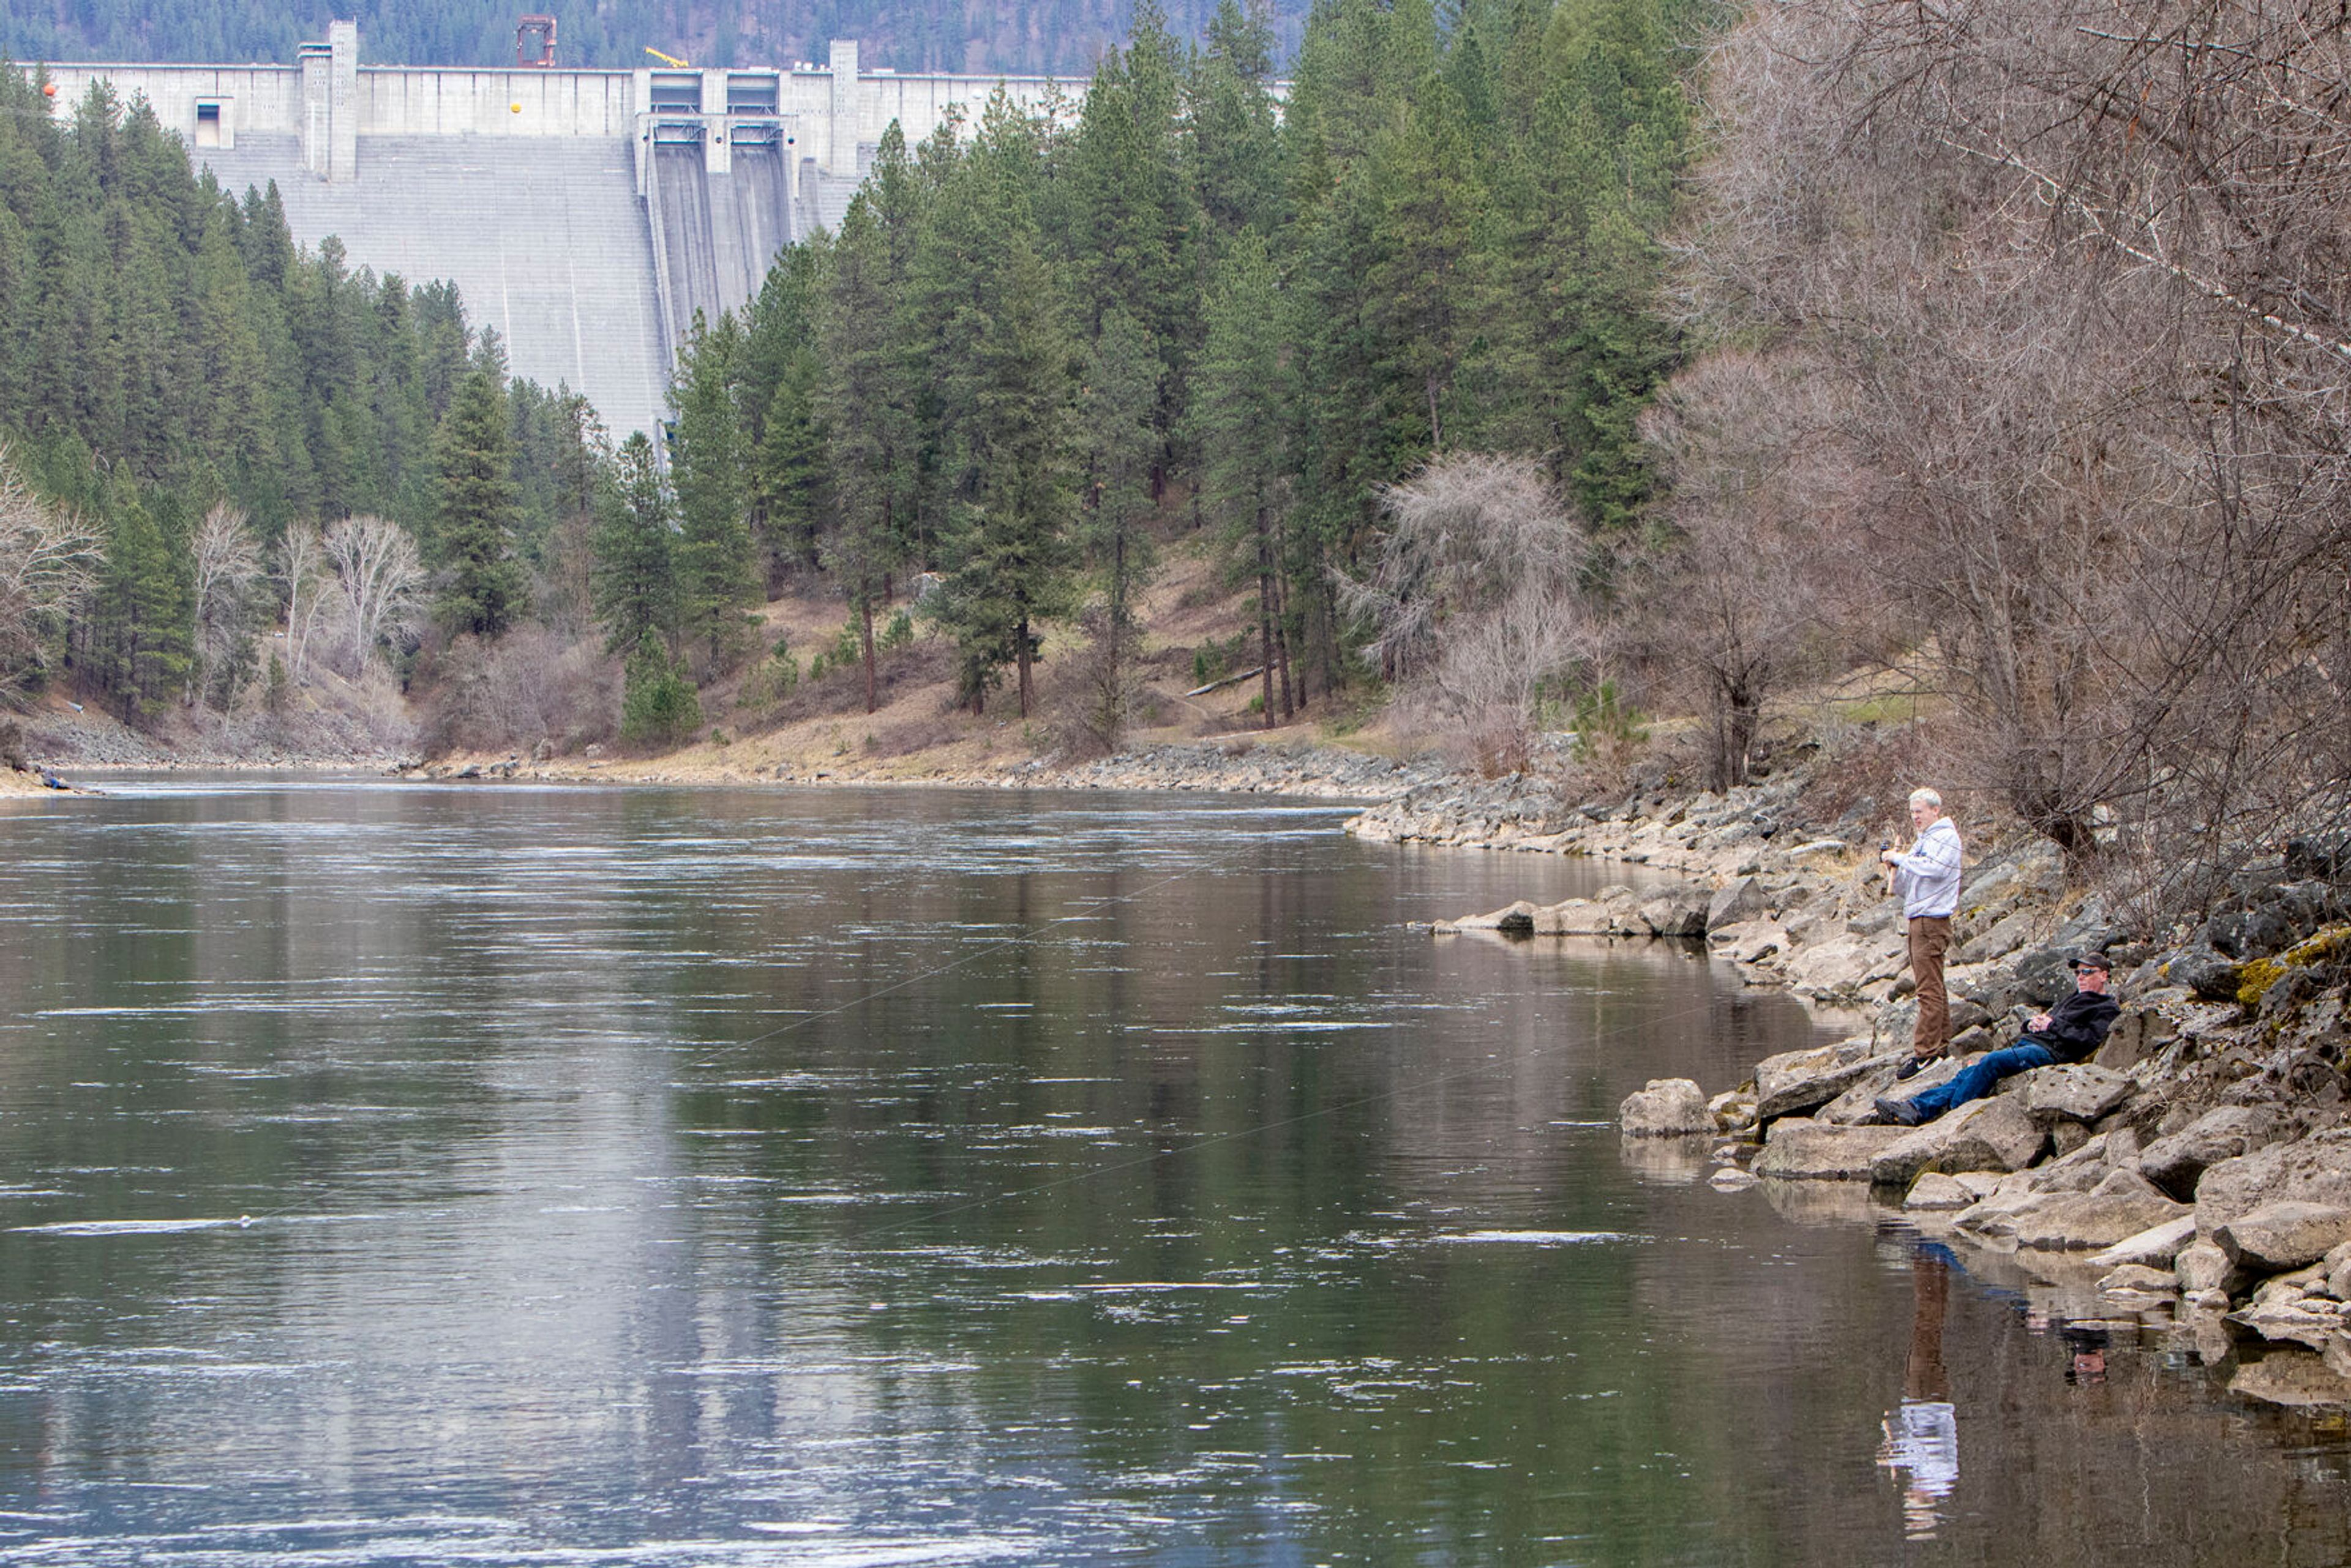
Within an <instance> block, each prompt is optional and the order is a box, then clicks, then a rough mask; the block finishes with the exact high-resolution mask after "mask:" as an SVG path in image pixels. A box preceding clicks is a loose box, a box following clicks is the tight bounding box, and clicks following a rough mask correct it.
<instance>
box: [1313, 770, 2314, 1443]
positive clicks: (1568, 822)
mask: <svg viewBox="0 0 2351 1568" xmlns="http://www.w3.org/2000/svg"><path fill="white" fill-rule="evenodd" d="M1802 796H1803V780H1802V779H1785V780H1780V781H1774V782H1771V783H1766V784H1761V785H1758V786H1754V787H1751V788H1750V789H1740V790H1734V791H1731V792H1730V793H1729V794H1728V795H1725V796H1712V795H1701V796H1698V797H1696V798H1695V799H1691V800H1663V799H1657V798H1648V799H1642V798H1637V797H1636V798H1635V799H1632V800H1626V801H1625V802H1623V803H1621V804H1593V805H1585V806H1579V807H1562V806H1561V804H1560V803H1559V800H1558V798H1557V796H1556V795H1555V794H1553V795H1551V796H1549V797H1548V798H1546V796H1545V794H1544V792H1543V791H1542V790H1541V789H1539V788H1538V787H1535V786H1532V785H1530V784H1527V783H1510V784H1502V785H1471V784H1463V783H1461V782H1459V781H1452V782H1451V783H1449V784H1447V785H1445V786H1439V787H1437V788H1432V789H1423V790H1420V791H1416V792H1415V793H1413V794H1409V795H1406V796H1403V797H1399V798H1396V799H1393V800H1388V801H1385V802H1383V803H1381V804H1379V805H1377V806H1374V807H1373V808H1371V809H1370V810H1366V811H1364V812H1363V813H1362V814H1361V815H1359V816H1358V817H1356V818H1355V819H1354V820H1353V821H1351V822H1350V823H1349V824H1348V827H1349V830H1350V831H1354V832H1357V833H1360V834H1362V835H1363V836H1364V837H1366V838H1372V839H1377V840H1382V841H1394V842H1415V841H1416V842H1428V843H1442V844H1454V845H1461V846H1479V847H1484V848H1489V849H1494V850H1502V851H1514V852H1537V853H1542V852H1548V853H1561V854H1581V855H1586V856H1591V857H1593V858H1599V859H1606V860H1612V861H1617V862H1624V863H1626V864H1629V865H1642V866H1646V867H1648V868H1650V869H1651V870H1653V871H1655V870H1663V871H1668V872H1673V873H1679V875H1680V877H1681V879H1682V880H1680V881H1677V882H1669V883H1667V884H1666V885H1663V886H1656V885H1651V886H1646V887H1644V888H1642V889H1640V890H1637V891H1636V890H1635V889H1634V888H1632V887H1629V886H1623V885H1619V886H1614V887H1610V888H1606V889H1604V890H1603V891H1602V892H1601V894H1599V895H1598V896H1597V897H1594V898H1592V899H1571V900H1568V901H1567V902H1566V903H1564V904H1553V905H1549V906H1537V905H1534V904H1514V905H1511V906H1510V907H1509V908H1506V909H1502V910H1496V911H1489V912H1485V913H1482V914H1478V915H1467V916H1464V917H1462V918H1459V919H1457V920H1453V921H1442V922H1436V923H1433V924H1432V925H1430V926H1429V927H1428V929H1430V930H1431V931H1432V932H1433V933H1434V934H1436V935H1437V936H1443V935H1446V934H1447V933H1449V932H1457V931H1465V930H1477V929H1485V930H1490V931H1497V932H1499V933H1502V934H1504V935H1512V934H1516V935H1522V936H1528V937H1537V936H1541V935H1545V934H1553V935H1561V936H1576V935H1582V936H1608V937H1618V938H1635V939H1677V938H1678V939H1684V940H1694V939H1700V938H1702V939H1703V940H1704V941H1705V943H1706V945H1707V946H1708V949H1709V950H1710V951H1712V952H1713V953H1714V954H1715V955H1717V956H1719V957H1722V958H1724V959H1726V960H1728V961H1729V962H1730V963H1731V964H1733V965H1734V966H1736V967H1737V968H1738V969H1739V971H1740V974H1741V975H1742V976H1743V977H1745V978H1746V979H1747V980H1748V981H1749V982H1750V983H1751V984H1758V985H1776V986H1783V987H1785V988H1788V989H1790V990H1792V991H1793V992H1794V993H1795V994H1796V995H1798V996H1800V997H1802V998H1805V999H1806V1000H1807V1001H1808V1002H1810V1003H1812V1004H1813V1005H1814V1006H1816V1007H1818V1008H1821V1009H1859V1011H1858V1013H1857V1014H1856V1015H1855V1016H1858V1017H1860V1018H1862V1019H1864V1020H1865V1027H1862V1028H1858V1029H1856V1030H1855V1031H1854V1032H1852V1033H1850V1034H1849V1035H1848V1036H1847V1037H1846V1038H1844V1039H1843V1040H1837V1041H1835V1042H1834V1043H1831V1044H1828V1045H1823V1046H1820V1047H1816V1048H1813V1049H1811V1050H1807V1051H1793V1052H1790V1053H1787V1054H1784V1055H1781V1056H1775V1057H1772V1058H1770V1059H1768V1060H1766V1061H1761V1062H1759V1063H1757V1064H1756V1066H1755V1069H1754V1071H1753V1072H1752V1073H1751V1074H1750V1076H1749V1077H1748V1078H1747V1079H1745V1080H1744V1081H1743V1082H1740V1083H1737V1084H1729V1085H1716V1086H1712V1092H1709V1088H1708V1086H1705V1085H1700V1084H1698V1083H1696V1082H1691V1081H1689V1080H1687V1079H1677V1080H1659V1081H1654V1082H1651V1083H1650V1084H1649V1085H1648V1086H1647V1087H1646V1089H1644V1090H1643V1091H1641V1092H1638V1093H1636V1094H1635V1095H1633V1096H1632V1097H1631V1098H1629V1099H1628V1100H1627V1101H1626V1102H1625V1104H1624V1106H1623V1107H1622V1108H1621V1110H1620V1122H1621V1125H1622V1128H1623V1131H1624V1133H1625V1139H1626V1149H1627V1157H1628V1158H1633V1159H1635V1160H1637V1161H1638V1162H1639V1163H1641V1164H1642V1165H1643V1166H1645V1167H1646V1168H1651V1169H1676V1168H1677V1169H1679V1170H1681V1171H1682V1172H1683V1173H1685V1174H1686V1175H1687V1176H1688V1177H1690V1178H1692V1179H1695V1177H1696V1176H1697V1175H1698V1173H1699V1172H1701V1171H1704V1170H1706V1169H1707V1168H1708V1166H1711V1167H1712V1175H1711V1176H1710V1178H1709V1179H1710V1180H1711V1181H1712V1182H1713V1184H1714V1185H1715V1186H1718V1187H1719V1188H1722V1189H1724V1190H1727V1191H1738V1190H1743V1189H1746V1188H1749V1187H1754V1186H1761V1187H1762V1188H1763V1189H1764V1191H1765V1195H1766V1197H1769V1198H1770V1200H1771V1201H1772V1202H1773V1203H1775V1204H1776V1205H1778V1206H1780V1207H1783V1208H1785V1209H1788V1210H1789V1211H1791V1212H1794V1213H1802V1214H1803V1215H1806V1216H1807V1217H1811V1216H1815V1215H1818V1214H1820V1213H1822V1212H1823V1211H1828V1212H1834V1213H1840V1214H1844V1215H1849V1216H1851V1217H1852V1218H1859V1219H1865V1220H1867V1221H1871V1222H1884V1221H1886V1220H1888V1219H1898V1220H1899V1221H1900V1222H1902V1223H1905V1224H1907V1225H1908V1226H1910V1227H1913V1228H1916V1229H1917V1231H1919V1232H1920V1233H1922V1234H1924V1235H1926V1236H1928V1237H1931V1238H1933V1239H1938V1240H1941V1241H1944V1242H1946V1243H1948V1244H1950V1245H1953V1246H1956V1247H1960V1248H1963V1249H1965V1252H1964V1254H1963V1256H1964V1257H1965V1258H1966V1260H1968V1261H1969V1262H1970V1266H1971V1267H1974V1268H1977V1269H1978V1270H1980V1271H1983V1272H1987V1273H1990V1274H1993V1275H1995V1276H1997V1277H2000V1278H2002V1279H2003V1280H2006V1281H2011V1282H2013V1283H2015V1284H2016V1285H2017V1286H2018V1288H2020V1289H2023V1290H2026V1291H2029V1292H2031V1293H2033V1294H2035V1295H2037V1296H2038V1297H2040V1298H2041V1304H2042V1305H2043V1307H2044V1309H2045V1310H2047V1311H2048V1312H2050V1313H2051V1314H2052V1315H2053V1316H2057V1317H2063V1318H2065V1319H2067V1320H2070V1321H2074V1322H2101V1323H2104V1324H2105V1326H2107V1327H2108V1328H2110V1329H2123V1328H2127V1329H2131V1330H2135V1331H2137V1332H2140V1333H2145V1334H2147V1335H2150V1336H2153V1337H2154V1338H2156V1339H2157V1340H2158V1342H2159V1343H2164V1344H2166V1345H2167V1346H2170V1347H2173V1348H2178V1349H2182V1350H2186V1351H2188V1352H2190V1353H2192V1354H2193V1355H2194V1356H2195V1357H2196V1358H2197V1359H2198V1360H2199V1361H2201V1362H2202V1363H2203V1364H2206V1365H2208V1366H2211V1367H2215V1368H2218V1369H2220V1371H2222V1372H2224V1373H2226V1374H2227V1375H2229V1377H2230V1380H2231V1387H2232V1388H2235V1389H2237V1390H2238V1391H2239V1392H2241V1393H2243V1394H2246V1395H2247V1396H2251V1397H2256V1398H2261V1399H2264V1400H2268V1401H2271V1402H2273V1403H2285V1404H2295V1405H2330V1406H2331V1405H2351V1078H2346V1073H2345V1067H2346V1000H2347V999H2351V880H2346V878H2345V877H2344V876H2343V874H2342V873H2343V871H2344V870H2345V869H2346V868H2344V867H2343V865H2342V864H2341V863H2340V861H2339V857H2334V856H2317V857H2314V856H2312V855H2311V854H2310V853H2309V852H2307V851H2302V852H2300V856H2299V860H2297V857H2296V855H2295V854H2293V853H2290V854H2288V855H2285V856H2282V857H2280V859H2279V860H2278V861H2277V862H2273V864H2270V865H2267V866H2262V867H2256V868H2254V869H2253V870H2252V872H2250V873H2248V874H2246V875H2245V876H2243V877H2241V879H2240V880H2239V883H2238V884H2237V889H2236V897H2235V898H2234V899H2233V900H2232V901H2231V903H2230V904H2229V905H2228V906H2227V907H2224V908H2222V909H2221V910H2220V912H2218V913H2217V914H2215V915H2213V916H2211V917H2210V919H2209V920H2208V921H2206V922H2205V923H2204V924H2203V925H2200V926H2198V927H2195V928H2193V929H2188V928H2175V929H2173V930H2169V931H2166V932H2162V933H2159V934H2151V933H2142V932H2137V931H2134V930H2132V929H2130V928H2129V925H2128V923H2127V922H2126V921H2125V920H2123V919H2121V918H2120V917H2118V916H2116V915H2115V914H2113V913H2112V912H2110V911H2109V909H2108V908H2107V906H2106V904H2105V902H2104V901H2103V900H2102V899H2100V898H2099V897H2097V896H2096V895H2095V894H2084V893H2082V892H2081V891H2079V890H2077V889H2074V888H2070V887H2069V886H2068V885H2067V884H2066V881H2065V877H2064V866H2063V864H2062V862H2061V861H2060V859H2059V857H2058V856H2057V853H2056V852H2055V851H2054V849H2053V847H2051V846H2049V845H2047V844H2046V843H2044V842H2041V841H2035V840H2032V839H2029V838H2026V837H2023V836H2022V835H2017V834H2011V835H2009V836H2007V837H2006V838H2005V839H1996V840H1992V841H1988V842H1983V843H1974V842H1971V843H1970V856H1971V858H1970V862H1969V866H1968V874H1967V879H1966V883H1965V884H1964V891H1963V894H1962V896H1961V902H1960V907H1959V916H1958V918H1957V920H1956V921H1955V922H1954V944H1953V949H1952V963H1951V966H1950V968H1949V974H1948V980H1949V987H1950V990H1951V996H1952V1007H1953V1018H1952V1023H1953V1028H1954V1031H1955V1036H1954V1040H1953V1047H1954V1049H1953V1053H1952V1058H1951V1060H1949V1061H1945V1062H1942V1063H1939V1064H1938V1065H1936V1066H1934V1067H1932V1068H1929V1069H1928V1071H1927V1072H1925V1073H1922V1074H1920V1075H1919V1076H1918V1077H1917V1078H1914V1079H1913V1080H1911V1081H1910V1082H1908V1083H1907V1084H1904V1085H1902V1087H1901V1092H1903V1093H1905V1094H1908V1093H1911V1092H1916V1091H1917V1090H1919V1089H1922V1088H1925V1087H1927V1086H1928V1085H1930V1084H1933V1083H1936V1082H1941V1081H1943V1080H1945V1079H1947V1078H1949V1076H1950V1075H1951V1074H1953V1073H1954V1072H1956V1071H1958V1070H1959V1067H1960V1066H1962V1065H1964V1064H1965V1062H1966V1061H1972V1060H1974V1058H1975V1057H1976V1055H1977V1054H1978V1053H1980V1052H1981V1051H1989V1050H1992V1049H1996V1048H1997V1047H1999V1046H2001V1045H2005V1044H2007V1043H2009V1042H2011V1041H2012V1040H2014V1039H2015V1038H2016V1037H2017V1035H2018V1034H2019V1033H2020V1032H2021V1030H2022V1024H2023V1021H2024V1019H2026V1018H2027V1017H2029V1016H2030V1015H2031V1014H2032V1013H2034V1012H2037V1011H2039V1010H2041V1009H2043V1008H2045V1007H2046V1006H2048V1005H2049V1004H2051V1003H2053V1001H2055V1000H2056V998H2058V997H2060V996H2062V995H2063V994H2064V992H2065V991H2066V990H2067V989H2070V988H2071V977H2070V974H2069V972H2068V970H2067V968H2066V967H2065V961H2066V959H2067V958H2068V957H2069V956H2072V955H2073V954H2074V953H2076V952H2079V951H2081V950H2083V949H2095V950H2097V951H2100V952H2103V953H2105V955H2107V956H2108V958H2109V960H2110V961H2111V962H2112V964H2113V966H2114V973H2115V978H2116V993H2117V996H2118V998H2119V999H2120V1000H2121V1002H2122V1004H2123V1009H2124V1010H2123V1014H2122V1017H2121V1019H2119V1020H2118V1022H2117V1023H2116V1026H2115V1028H2114V1030H2113V1031H2112V1032H2111V1033H2110V1034H2109V1036H2108V1038H2107V1040H2106V1041H2105V1045H2104V1046H2103V1047H2102V1048H2101V1049H2100V1050H2099V1051H2097V1052H2096V1054H2095V1056H2094V1057H2093V1058H2092V1060H2090V1061H2086V1062H2082V1063H2078V1064H2067V1065H2061V1066H2054V1067H2047V1068H2043V1069H2040V1070H2038V1071H2032V1072H2026V1073H2021V1074H2018V1075H2017V1076H2015V1077H2012V1078H2010V1079H2008V1080H2007V1081H2005V1082H2003V1083H2002V1084H2001V1086H2000V1089H1999V1091H1998V1092H1995V1093H1994V1094H1992V1095H1991V1096H1990V1097H1989V1098H1987V1099H1984V1100H1980V1101H1978V1102H1975V1103H1971V1104H1969V1105H1965V1106H1962V1107H1960V1108H1959V1110H1957V1111H1955V1112H1953V1113H1950V1114H1949V1115H1946V1116H1944V1117H1942V1118H1940V1119H1938V1120H1937V1121H1934V1122H1930V1123H1928V1124H1924V1125H1922V1126H1919V1127H1915V1128H1912V1127H1902V1126H1887V1125H1880V1124H1878V1122H1879V1118H1878V1116H1877V1113H1876V1110H1875V1106H1874V1102H1875V1100H1876V1098H1877V1097H1878V1096H1880V1095H1883V1094H1886V1093H1888V1092H1892V1091H1894V1090H1895V1088H1896V1080H1895V1077H1894V1072H1895V1070H1896V1068H1897V1067H1898V1066H1899V1065H1900V1064H1901V1063H1902V1062H1903V1061H1905V1060H1906V1058H1907V1055H1908V1053H1909V1046H1908V1041H1909V1034H1910V1028H1911V1022H1912V1019H1913V1018H1914V1016H1915V1012H1916V1007H1915V1004H1914V1003H1913V1002H1911V1001H1910V1000H1909V999H1908V993H1909V978H1908V976H1907V970H1906V962H1905V958H1906V956H1905V953H1904V951H1903V947H1904V941H1903V923H1902V921H1901V919H1900V911H1899V908H1898V907H1897V906H1896V904H1894V903H1893V902H1892V900H1891V899H1890V898H1889V897H1888V896H1887V894H1886V887H1885V883H1884V881H1883V879H1882V878H1881V877H1879V876H1878V875H1877V874H1876V871H1875V862H1876V850H1875V843H1874V841H1868V840H1867V835H1866V834H1865V832H1864V831H1863V830H1864V829H1865V827H1866V825H1867V824H1866V822H1865V821H1864V820H1861V819H1860V818H1858V817H1856V818H1854V819H1850V820H1846V821H1839V822H1836V823H1832V824H1826V825H1823V824H1819V823H1815V822H1809V821H1806V820H1805V818H1804V814H1803V811H1802V808H1801V801H1802ZM1856 840H1864V841H1861V842H1856Z"/></svg>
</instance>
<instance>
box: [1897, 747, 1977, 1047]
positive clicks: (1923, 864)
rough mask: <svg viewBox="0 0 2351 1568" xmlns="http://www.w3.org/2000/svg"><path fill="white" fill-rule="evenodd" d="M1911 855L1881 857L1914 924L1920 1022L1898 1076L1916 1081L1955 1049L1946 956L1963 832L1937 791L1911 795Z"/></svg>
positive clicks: (1912, 964)
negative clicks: (1946, 987)
mask: <svg viewBox="0 0 2351 1568" xmlns="http://www.w3.org/2000/svg"><path fill="white" fill-rule="evenodd" d="M1910 825H1911V826H1912V827H1913V828H1916V829H1917V831H1918V836H1917V839H1916V840H1914V841H1912V842H1911V845H1910V848H1909V850H1908V851H1907V852H1905V853H1902V854H1896V853H1895V852H1893V851H1892V850H1887V851H1886V852H1885V853H1884V854H1882V855H1880V856H1879V857H1878V858H1879V859H1880V860H1882V861H1884V862H1886V864H1887V865H1889V866H1892V867H1893V868H1894V885H1895V887H1896V890H1897V891H1898V892H1900V894H1902V913H1903V914H1904V915H1907V916H1908V917H1909V921H1910V975H1911V978H1912V979H1913V981H1914V982H1916V984H1917V994H1918V1022H1917V1027H1916V1028H1914V1029H1913V1030H1911V1031H1910V1060H1909V1061H1906V1062H1904V1063H1903V1064H1902V1066H1901V1069H1900V1070H1899V1071H1896V1073H1895V1075H1894V1076H1895V1077H1896V1078H1904V1079H1907V1078H1911V1077H1914V1076H1916V1075H1917V1071H1918V1070H1919V1069H1920V1068H1922V1067H1924V1066H1926V1065H1927V1064H1928V1062H1930V1061H1938V1060H1939V1059H1940V1058H1941V1056H1942V1054H1943V1053H1944V1052H1945V1051H1949V1050H1950V1049H1951V998H1950V997H1949V995H1948V994H1947V993H1946V992H1945V991H1944V989H1943V955H1944V954H1945V953H1946V952H1948V951H1949V948H1950V946H1951V916H1952V915H1956V914H1958V913H1959V829H1958V828H1956V827H1954V826H1952V825H1951V820H1950V819H1949V817H1946V816H1945V815H1943V798H1942V797H1941V796H1940V795H1938V794H1936V793H1935V792H1934V791H1933V790H1932V789H1913V790H1911V791H1910Z"/></svg>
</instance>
